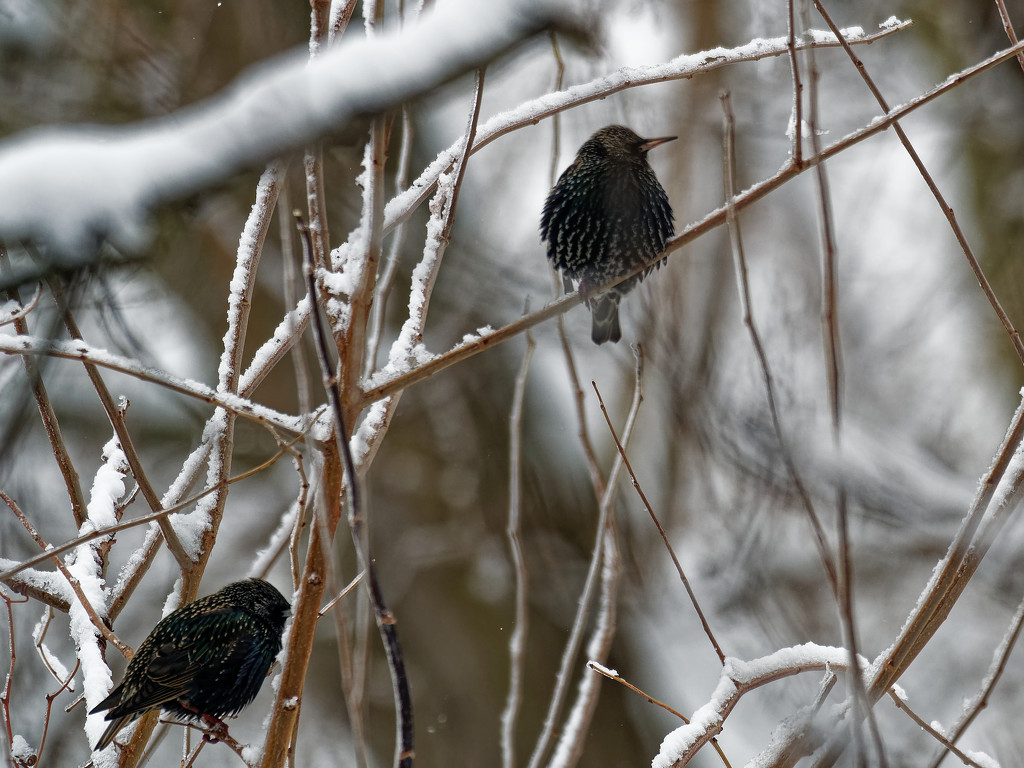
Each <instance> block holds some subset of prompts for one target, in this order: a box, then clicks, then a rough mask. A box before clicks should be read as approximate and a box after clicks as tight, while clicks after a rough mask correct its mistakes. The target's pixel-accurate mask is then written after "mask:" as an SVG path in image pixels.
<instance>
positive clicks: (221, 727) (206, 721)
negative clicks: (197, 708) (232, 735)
mask: <svg viewBox="0 0 1024 768" xmlns="http://www.w3.org/2000/svg"><path fill="white" fill-rule="evenodd" d="M199 721H200V722H201V723H202V724H203V726H205V728H206V732H205V733H203V741H208V742H210V743H211V744H216V743H217V742H218V741H220V740H221V739H223V738H225V737H226V736H227V735H228V724H227V723H225V722H224V721H223V720H221V719H220V718H219V717H214V716H213V715H200V716H199Z"/></svg>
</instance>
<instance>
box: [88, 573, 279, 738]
mask: <svg viewBox="0 0 1024 768" xmlns="http://www.w3.org/2000/svg"><path fill="white" fill-rule="evenodd" d="M290 609H291V606H289V604H288V601H287V600H285V599H284V597H283V596H282V595H281V593H280V592H278V591H277V590H276V589H275V588H274V587H273V586H271V585H270V584H269V583H267V582H265V581H263V580H262V579H248V580H246V581H237V582H235V583H234V584H228V585H227V586H226V587H224V588H223V589H221V590H220V591H219V592H216V593H214V594H212V595H208V596H207V597H202V598H200V599H198V600H196V601H195V602H193V603H189V604H188V605H185V606H183V607H181V608H179V609H178V610H176V611H175V612H174V613H172V614H170V615H169V616H167V617H165V618H164V619H163V620H162V621H161V622H160V623H159V624H157V625H156V627H155V628H154V629H153V631H152V632H150V633H149V637H147V638H146V639H145V640H143V641H142V645H140V646H139V649H138V650H137V651H136V652H135V656H133V657H132V660H131V661H130V662H129V663H128V669H127V670H125V673H124V679H123V680H122V681H121V684H120V685H119V686H117V687H116V688H115V689H114V690H113V691H111V692H110V695H109V696H107V698H105V699H104V700H103V701H101V702H100V703H99V704H97V705H96V706H95V707H94V708H93V709H92V710H91V711H90V712H89V714H90V715H92V714H95V713H96V712H102V711H103V710H105V709H106V710H110V711H109V712H107V716H106V719H107V720H110V721H111V723H110V725H109V726H107V730H105V731H104V732H103V735H102V736H101V737H100V740H99V742H98V743H97V744H96V749H97V750H100V749H103V748H104V747H106V746H107V745H108V744H109V743H110V742H111V741H113V740H114V736H116V735H117V732H118V731H120V730H121V728H123V727H124V726H125V725H127V724H128V723H130V722H132V721H133V720H135V719H137V718H139V717H142V715H144V714H145V713H146V712H148V711H149V710H151V709H155V708H157V707H162V708H163V710H164V711H165V712H168V713H169V714H172V715H174V716H176V717H178V718H180V719H190V720H193V719H201V720H203V721H204V722H205V723H206V724H207V725H213V726H215V727H217V726H220V727H223V725H224V724H223V723H222V722H221V720H220V719H221V718H222V717H225V716H227V715H233V714H235V713H236V712H238V711H239V710H241V709H242V708H243V707H245V706H246V705H247V704H248V703H249V702H251V701H252V700H253V699H254V698H256V694H257V693H258V692H259V690H260V686H261V685H262V684H263V679H264V678H265V677H266V676H267V672H268V671H269V670H270V665H271V664H273V663H274V659H275V658H276V657H277V654H278V652H279V651H280V650H281V635H282V633H283V632H284V624H285V620H286V619H287V617H288V613H289V611H290Z"/></svg>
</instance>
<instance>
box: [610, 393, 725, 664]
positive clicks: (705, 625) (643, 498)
mask: <svg viewBox="0 0 1024 768" xmlns="http://www.w3.org/2000/svg"><path fill="white" fill-rule="evenodd" d="M594 390H595V391H597V387H596V386H595V387H594ZM597 399H598V402H599V403H600V404H601V413H602V414H603V415H604V421H605V424H607V425H608V431H609V432H610V433H611V435H612V439H613V440H614V441H615V447H616V448H617V449H618V451H619V456H620V457H621V458H622V463H623V465H624V466H625V467H626V471H627V472H628V473H629V477H630V480H631V481H632V482H633V488H634V490H635V491H636V492H637V495H638V496H639V497H640V501H641V502H643V505H644V508H645V509H646V510H647V514H649V515H650V516H651V520H653V521H654V525H655V527H656V528H657V529H658V533H659V534H660V535H661V540H662V542H664V544H665V549H667V550H668V554H669V557H671V558H672V563H673V564H674V565H675V567H676V573H678V574H679V580H680V581H682V582H683V587H684V588H685V589H686V594H687V595H689V597H690V602H691V603H692V604H693V607H694V610H696V611H697V617H698V618H699V619H700V625H701V626H702V627H703V628H704V634H705V635H707V637H708V640H710V641H711V647H712V648H714V649H715V653H716V654H717V655H718V660H719V661H720V662H721V663H722V664H725V654H724V653H723V652H722V647H721V646H720V645H719V644H718V640H716V639H715V633H714V632H712V631H711V626H710V625H709V624H708V620H707V617H705V616H704V611H703V610H702V609H701V607H700V602H699V601H698V600H697V596H696V595H695V594H694V592H693V588H692V587H691V586H690V580H689V579H687V578H686V574H685V573H684V572H683V566H682V565H680V563H679V558H678V557H676V553H675V549H673V547H672V544H671V542H669V540H668V534H666V533H665V529H664V528H663V527H662V526H661V521H659V520H658V516H657V515H656V514H655V512H654V509H653V508H652V507H651V503H650V502H649V501H648V500H647V494H645V493H644V489H643V488H642V487H641V486H640V481H639V480H637V478H636V473H635V472H634V471H633V465H632V464H630V462H629V457H628V456H627V455H626V449H625V448H624V447H623V446H622V441H620V440H619V436H618V434H616V432H615V427H614V426H613V425H612V420H611V417H610V416H609V415H608V409H607V408H605V405H604V400H603V399H602V398H601V393H600V392H597Z"/></svg>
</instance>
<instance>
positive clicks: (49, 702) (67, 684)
mask: <svg viewBox="0 0 1024 768" xmlns="http://www.w3.org/2000/svg"><path fill="white" fill-rule="evenodd" d="M81 666H82V660H81V659H75V668H74V669H73V670H71V673H70V674H69V675H68V676H67V678H65V679H64V681H63V682H61V681H58V682H60V688H58V689H57V690H56V691H54V692H53V693H48V694H46V716H45V717H44V718H43V735H42V736H40V737H39V749H38V750H36V765H39V764H40V761H41V760H42V757H43V748H44V747H45V746H46V734H47V733H49V731H50V713H51V711H52V710H53V701H54V699H56V698H57V697H58V696H60V695H61V694H62V693H64V691H66V690H70V688H71V682H72V681H73V680H74V679H75V675H77V674H78V670H79V668H80V667H81Z"/></svg>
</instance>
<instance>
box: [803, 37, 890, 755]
mask: <svg viewBox="0 0 1024 768" xmlns="http://www.w3.org/2000/svg"><path fill="white" fill-rule="evenodd" d="M807 59H808V61H809V62H810V79H811V92H810V120H809V128H810V133H811V144H812V146H813V147H814V154H815V156H820V155H821V137H820V136H819V134H818V93H819V80H820V77H821V73H820V72H819V71H818V68H817V61H816V58H815V56H814V51H813V50H808V52H807ZM814 174H815V180H816V182H817V186H818V204H819V211H818V220H819V225H820V227H821V257H822V267H821V280H822V287H821V303H822V308H821V323H822V332H823V335H824V341H825V375H826V379H827V388H828V400H829V411H830V414H831V418H832V443H833V446H834V448H835V451H836V455H837V456H840V457H841V455H842V399H843V393H842V385H843V379H842V352H841V350H840V344H839V310H838V297H837V290H836V284H837V275H836V246H835V235H834V232H833V216H832V196H831V193H830V191H829V185H828V176H827V174H826V172H825V163H824V162H821V163H816V164H815V166H814ZM848 501H849V499H848V496H847V493H846V481H845V479H844V478H843V476H842V473H840V474H839V476H838V478H837V486H836V528H837V547H838V549H839V568H838V574H837V575H838V579H837V584H838V585H839V613H840V617H841V618H842V628H843V638H844V643H845V645H846V648H847V651H848V652H849V654H850V664H849V670H848V672H847V677H848V683H849V687H850V690H851V692H852V698H853V702H854V708H855V709H857V708H862V709H863V712H864V716H865V718H866V719H867V722H868V727H869V729H870V731H871V736H872V740H873V742H874V745H875V752H876V756H877V759H878V765H879V766H880V768H887V766H888V761H887V760H886V757H885V748H884V745H883V744H882V738H881V735H880V734H879V732H878V724H877V722H876V721H875V716H874V709H873V706H872V703H871V702H870V701H869V700H868V696H867V692H866V690H865V688H864V677H863V674H862V670H861V664H860V653H859V642H858V638H857V622H856V616H855V614H854V600H853V589H854V585H853V557H852V553H851V551H850V540H849V534H850V527H849V505H848ZM850 727H851V728H852V729H853V734H854V744H855V745H856V747H857V751H858V752H859V753H860V754H859V759H860V764H861V765H865V764H866V760H867V757H866V756H865V755H864V754H863V751H862V749H861V741H860V738H859V736H860V725H859V718H852V719H851V720H850Z"/></svg>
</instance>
